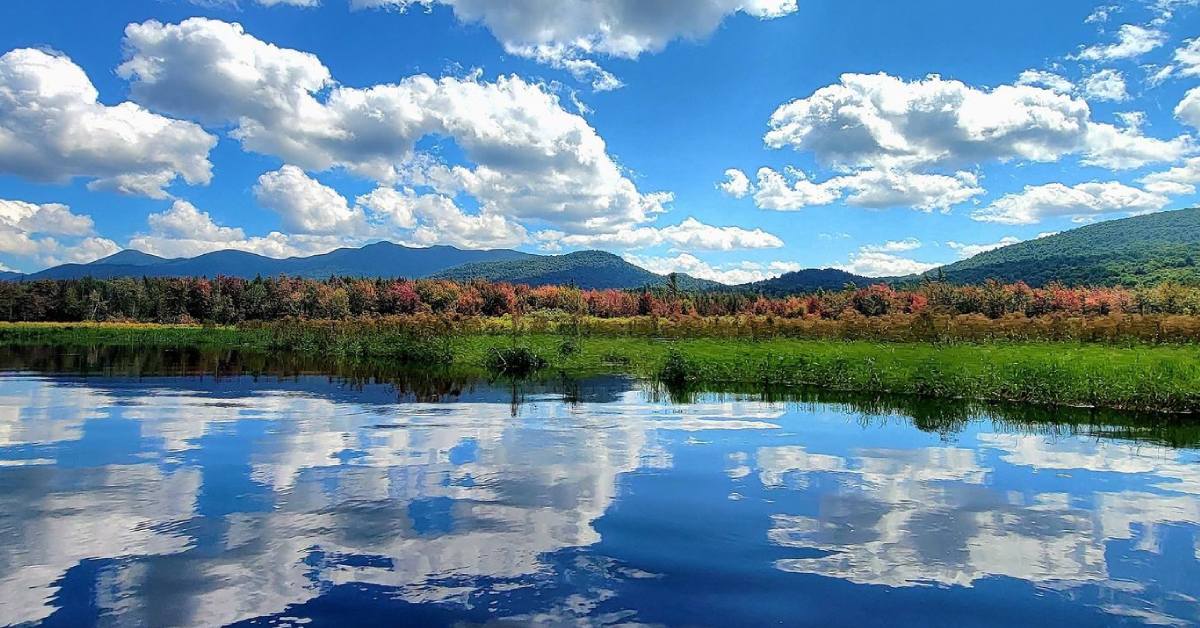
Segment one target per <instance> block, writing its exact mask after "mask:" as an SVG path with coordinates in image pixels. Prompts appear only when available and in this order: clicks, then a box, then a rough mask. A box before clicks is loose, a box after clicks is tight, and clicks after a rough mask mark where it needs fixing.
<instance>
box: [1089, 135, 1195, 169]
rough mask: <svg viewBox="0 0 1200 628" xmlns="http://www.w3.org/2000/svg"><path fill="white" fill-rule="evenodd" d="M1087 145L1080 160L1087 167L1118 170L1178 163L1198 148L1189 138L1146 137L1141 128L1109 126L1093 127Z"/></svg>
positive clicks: (1185, 136)
mask: <svg viewBox="0 0 1200 628" xmlns="http://www.w3.org/2000/svg"><path fill="white" fill-rule="evenodd" d="M1084 145H1085V147H1086V150H1085V152H1084V153H1083V158H1082V159H1081V160H1080V161H1081V162H1082V163H1083V164H1085V165H1089V166H1099V167H1101V168H1110V169H1114V170H1128V169H1131V168H1141V167H1142V166H1145V165H1147V164H1152V163H1159V162H1164V161H1177V160H1179V159H1180V158H1182V157H1183V156H1185V155H1187V154H1188V153H1191V152H1195V149H1196V147H1195V144H1194V142H1193V141H1192V138H1191V137H1190V136H1187V135H1181V136H1179V137H1176V138H1174V139H1170V140H1160V139H1157V138H1153V137H1147V136H1145V135H1142V134H1141V131H1140V129H1138V128H1137V127H1132V126H1130V127H1126V128H1124V129H1119V128H1117V127H1115V126H1113V125H1111V124H1106V123H1092V124H1091V125H1089V126H1088V132H1087V137H1086V139H1085V142H1084Z"/></svg>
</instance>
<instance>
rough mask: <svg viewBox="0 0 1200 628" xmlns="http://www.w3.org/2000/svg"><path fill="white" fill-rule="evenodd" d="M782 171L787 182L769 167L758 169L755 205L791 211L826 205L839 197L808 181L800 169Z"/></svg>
mask: <svg viewBox="0 0 1200 628" xmlns="http://www.w3.org/2000/svg"><path fill="white" fill-rule="evenodd" d="M786 172H787V174H788V175H789V176H790V177H791V179H792V181H791V182H790V183H789V182H788V180H787V178H785V177H784V175H782V174H780V173H778V172H776V171H774V170H772V169H770V168H759V170H758V186H757V187H756V189H755V192H754V204H755V205H757V206H758V207H759V208H761V209H773V210H776V211H791V210H796V209H801V208H803V207H808V206H810V205H829V204H831V203H833V202H835V201H837V200H838V198H840V190H838V189H836V188H833V187H831V186H828V185H825V184H822V183H814V182H813V181H810V180H809V179H808V175H806V174H805V173H804V172H803V171H801V170H797V169H794V168H789V169H787V171H786Z"/></svg>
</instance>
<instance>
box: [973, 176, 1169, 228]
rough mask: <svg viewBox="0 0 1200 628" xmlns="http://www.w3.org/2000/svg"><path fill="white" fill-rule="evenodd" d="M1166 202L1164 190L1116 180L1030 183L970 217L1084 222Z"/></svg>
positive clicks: (1154, 207)
mask: <svg viewBox="0 0 1200 628" xmlns="http://www.w3.org/2000/svg"><path fill="white" fill-rule="evenodd" d="M1167 202H1168V199H1167V197H1165V196H1163V195H1162V194H1158V193H1155V192H1148V191H1145V190H1140V189H1138V188H1134V187H1130V186H1127V185H1124V184H1122V183H1118V182H1116V181H1111V182H1108V183H1098V182H1091V183H1080V184H1078V185H1075V186H1066V185H1063V184H1062V183H1048V184H1045V185H1027V186H1025V189H1024V190H1023V191H1021V192H1019V193H1015V194H1006V195H1004V196H1003V197H1001V198H1000V199H998V200H996V201H995V202H994V203H992V204H991V205H989V206H988V207H984V208H982V209H979V210H977V211H975V212H974V213H973V214H971V218H973V219H975V220H979V221H983V222H997V223H1001V224H1008V225H1031V224H1036V223H1039V222H1041V221H1042V220H1044V219H1046V218H1052V217H1060V216H1068V217H1071V218H1072V219H1074V220H1075V221H1076V222H1083V221H1086V220H1089V219H1093V218H1095V217H1097V216H1101V215H1105V214H1114V213H1120V214H1139V213H1146V212H1152V211H1157V210H1160V209H1162V208H1163V207H1164V206H1165V205H1166V204H1167Z"/></svg>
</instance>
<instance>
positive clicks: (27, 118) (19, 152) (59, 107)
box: [0, 48, 217, 198]
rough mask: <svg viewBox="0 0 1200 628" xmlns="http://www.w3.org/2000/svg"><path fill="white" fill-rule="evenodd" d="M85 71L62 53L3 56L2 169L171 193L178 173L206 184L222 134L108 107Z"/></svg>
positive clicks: (128, 106) (125, 106) (123, 106)
mask: <svg viewBox="0 0 1200 628" xmlns="http://www.w3.org/2000/svg"><path fill="white" fill-rule="evenodd" d="M98 96H99V94H98V92H97V91H96V88H95V87H94V86H93V85H92V82H91V81H90V80H89V79H88V77H87V75H86V74H85V73H84V71H83V69H82V68H80V67H79V66H77V65H75V63H74V62H72V61H71V60H70V59H69V58H67V57H66V56H64V55H61V54H57V53H49V52H44V51H41V50H33V49H29V48H22V49H17V50H12V51H10V52H8V53H6V54H4V55H3V56H0V173H10V174H16V175H19V176H22V177H25V178H29V179H33V180H36V181H56V182H65V181H68V180H70V179H72V178H75V177H87V178H91V179H93V181H92V182H91V183H90V184H89V188H91V189H103V190H111V191H116V192H121V193H126V194H139V195H143V196H150V197H154V198H164V197H166V196H167V192H166V191H165V189H164V188H165V187H166V186H167V185H169V184H170V183H171V182H173V181H174V180H176V179H177V178H182V179H183V180H184V181H186V182H187V183H189V184H193V185H195V184H206V183H208V182H209V180H210V179H211V178H212V164H211V163H210V162H209V161H208V153H209V150H210V149H212V147H213V146H214V145H215V144H216V142H217V139H216V138H215V137H213V136H211V135H209V134H208V133H206V132H205V131H204V130H203V129H202V128H200V127H199V126H198V125H196V124H194V123H191V122H184V121H180V120H172V119H170V118H166V117H163V116H160V115H157V114H154V113H151V112H149V111H147V110H145V109H143V108H142V107H140V106H138V105H135V104H133V103H130V102H123V103H120V104H118V105H115V106H111V107H110V106H107V105H104V104H102V103H100V102H99V101H98Z"/></svg>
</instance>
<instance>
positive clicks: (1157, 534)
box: [0, 348, 1200, 626]
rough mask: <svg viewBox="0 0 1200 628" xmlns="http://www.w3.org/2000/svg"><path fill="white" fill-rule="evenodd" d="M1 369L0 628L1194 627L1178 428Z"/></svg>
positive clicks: (402, 385)
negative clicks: (492, 626)
mask: <svg viewBox="0 0 1200 628" xmlns="http://www.w3.org/2000/svg"><path fill="white" fill-rule="evenodd" d="M323 368H324V369H329V370H330V372H322V369H323ZM0 369H2V371H3V372H0V625H19V624H44V625H61V626H87V625H108V624H119V625H149V626H201V625H203V626H210V625H221V624H247V625H272V626H298V625H310V626H313V625H355V626H366V625H443V624H468V625H469V624H483V623H489V622H494V623H509V624H513V625H522V624H550V625H562V624H570V625H581V624H582V625H608V624H626V625H629V624H662V625H709V626H730V625H762V624H784V625H818V624H821V625H829V624H834V625H887V626H905V625H913V626H929V625H946V626H968V625H987V626H1007V625H1014V624H1024V625H1028V626H1040V625H1052V626H1071V625H1089V626H1090V625H1097V624H1135V625H1142V624H1166V625H1179V624H1194V623H1198V622H1200V605H1198V603H1197V598H1200V449H1198V447H1200V429H1198V428H1197V427H1196V426H1195V425H1193V424H1189V423H1187V422H1180V421H1174V420H1167V419H1162V418H1154V417H1132V416H1127V415H1120V414H1112V413H1095V412H1088V411H1083V410H1048V409H1043V408H1029V407H1025V408H1023V407H1018V406H972V405H970V404H964V403H961V402H950V401H943V402H937V401H916V400H903V399H858V398H854V397H852V396H841V397H837V396H834V397H829V396H823V395H821V394H818V393H811V392H805V391H772V392H771V394H762V393H758V394H750V393H735V392H734V393H731V392H726V393H714V392H688V393H683V392H679V391H675V392H674V393H673V394H672V393H669V392H665V391H659V390H656V389H655V388H654V387H652V386H650V385H648V384H645V383H642V382H638V381H635V380H630V379H626V378H621V377H602V378H595V379H590V380H584V381H567V380H561V379H555V378H552V377H551V378H548V379H546V380H543V381H538V382H506V381H492V382H489V381H486V380H478V379H473V378H471V377H465V376H452V375H450V374H444V373H432V372H426V373H412V372H406V373H400V372H390V371H388V370H387V369H386V368H384V367H378V366H376V367H347V368H340V367H335V366H333V365H325V366H321V365H313V364H303V363H301V362H295V361H287V360H278V359H275V358H268V357H263V356H244V355H238V354H236V353H228V352H227V353H223V354H203V353H199V352H145V351H133V350H129V349H110V350H103V351H100V350H90V351H66V350H58V349H49V348H31V349H20V350H13V349H5V350H0Z"/></svg>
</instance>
